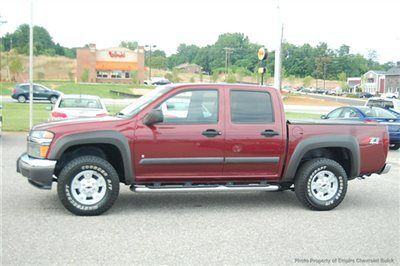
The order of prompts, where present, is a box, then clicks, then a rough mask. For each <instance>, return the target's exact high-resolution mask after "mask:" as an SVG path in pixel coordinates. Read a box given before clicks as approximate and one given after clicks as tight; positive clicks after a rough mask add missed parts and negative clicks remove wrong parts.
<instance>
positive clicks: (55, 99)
mask: <svg viewBox="0 0 400 266" xmlns="http://www.w3.org/2000/svg"><path fill="white" fill-rule="evenodd" d="M57 99H58V97H57V96H51V97H50V99H49V101H50V102H51V103H52V104H55V103H56V102H57Z"/></svg>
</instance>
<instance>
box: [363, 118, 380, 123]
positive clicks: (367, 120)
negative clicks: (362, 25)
mask: <svg viewBox="0 0 400 266" xmlns="http://www.w3.org/2000/svg"><path fill="white" fill-rule="evenodd" d="M364 122H365V123H368V124H376V123H378V122H377V121H376V120H372V119H365V120H364Z"/></svg>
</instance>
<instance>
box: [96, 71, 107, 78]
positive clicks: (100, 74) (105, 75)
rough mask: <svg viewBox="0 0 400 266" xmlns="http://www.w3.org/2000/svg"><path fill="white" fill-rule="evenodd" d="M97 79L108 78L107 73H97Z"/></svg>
mask: <svg viewBox="0 0 400 266" xmlns="http://www.w3.org/2000/svg"><path fill="white" fill-rule="evenodd" d="M97 77H98V78H108V72H105V71H97Z"/></svg>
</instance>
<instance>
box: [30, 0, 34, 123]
mask: <svg viewBox="0 0 400 266" xmlns="http://www.w3.org/2000/svg"><path fill="white" fill-rule="evenodd" d="M30 14H31V19H30V24H29V129H31V128H32V126H33V0H30Z"/></svg>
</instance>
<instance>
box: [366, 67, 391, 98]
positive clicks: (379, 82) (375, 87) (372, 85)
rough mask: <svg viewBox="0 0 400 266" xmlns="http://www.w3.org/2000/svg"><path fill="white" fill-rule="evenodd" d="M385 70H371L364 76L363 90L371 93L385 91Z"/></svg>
mask: <svg viewBox="0 0 400 266" xmlns="http://www.w3.org/2000/svg"><path fill="white" fill-rule="evenodd" d="M385 74H386V72H385V71H377V70H370V71H368V72H367V73H365V74H364V75H363V76H362V79H361V80H362V85H361V87H362V88H363V91H365V92H369V93H371V94H377V93H384V92H385Z"/></svg>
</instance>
